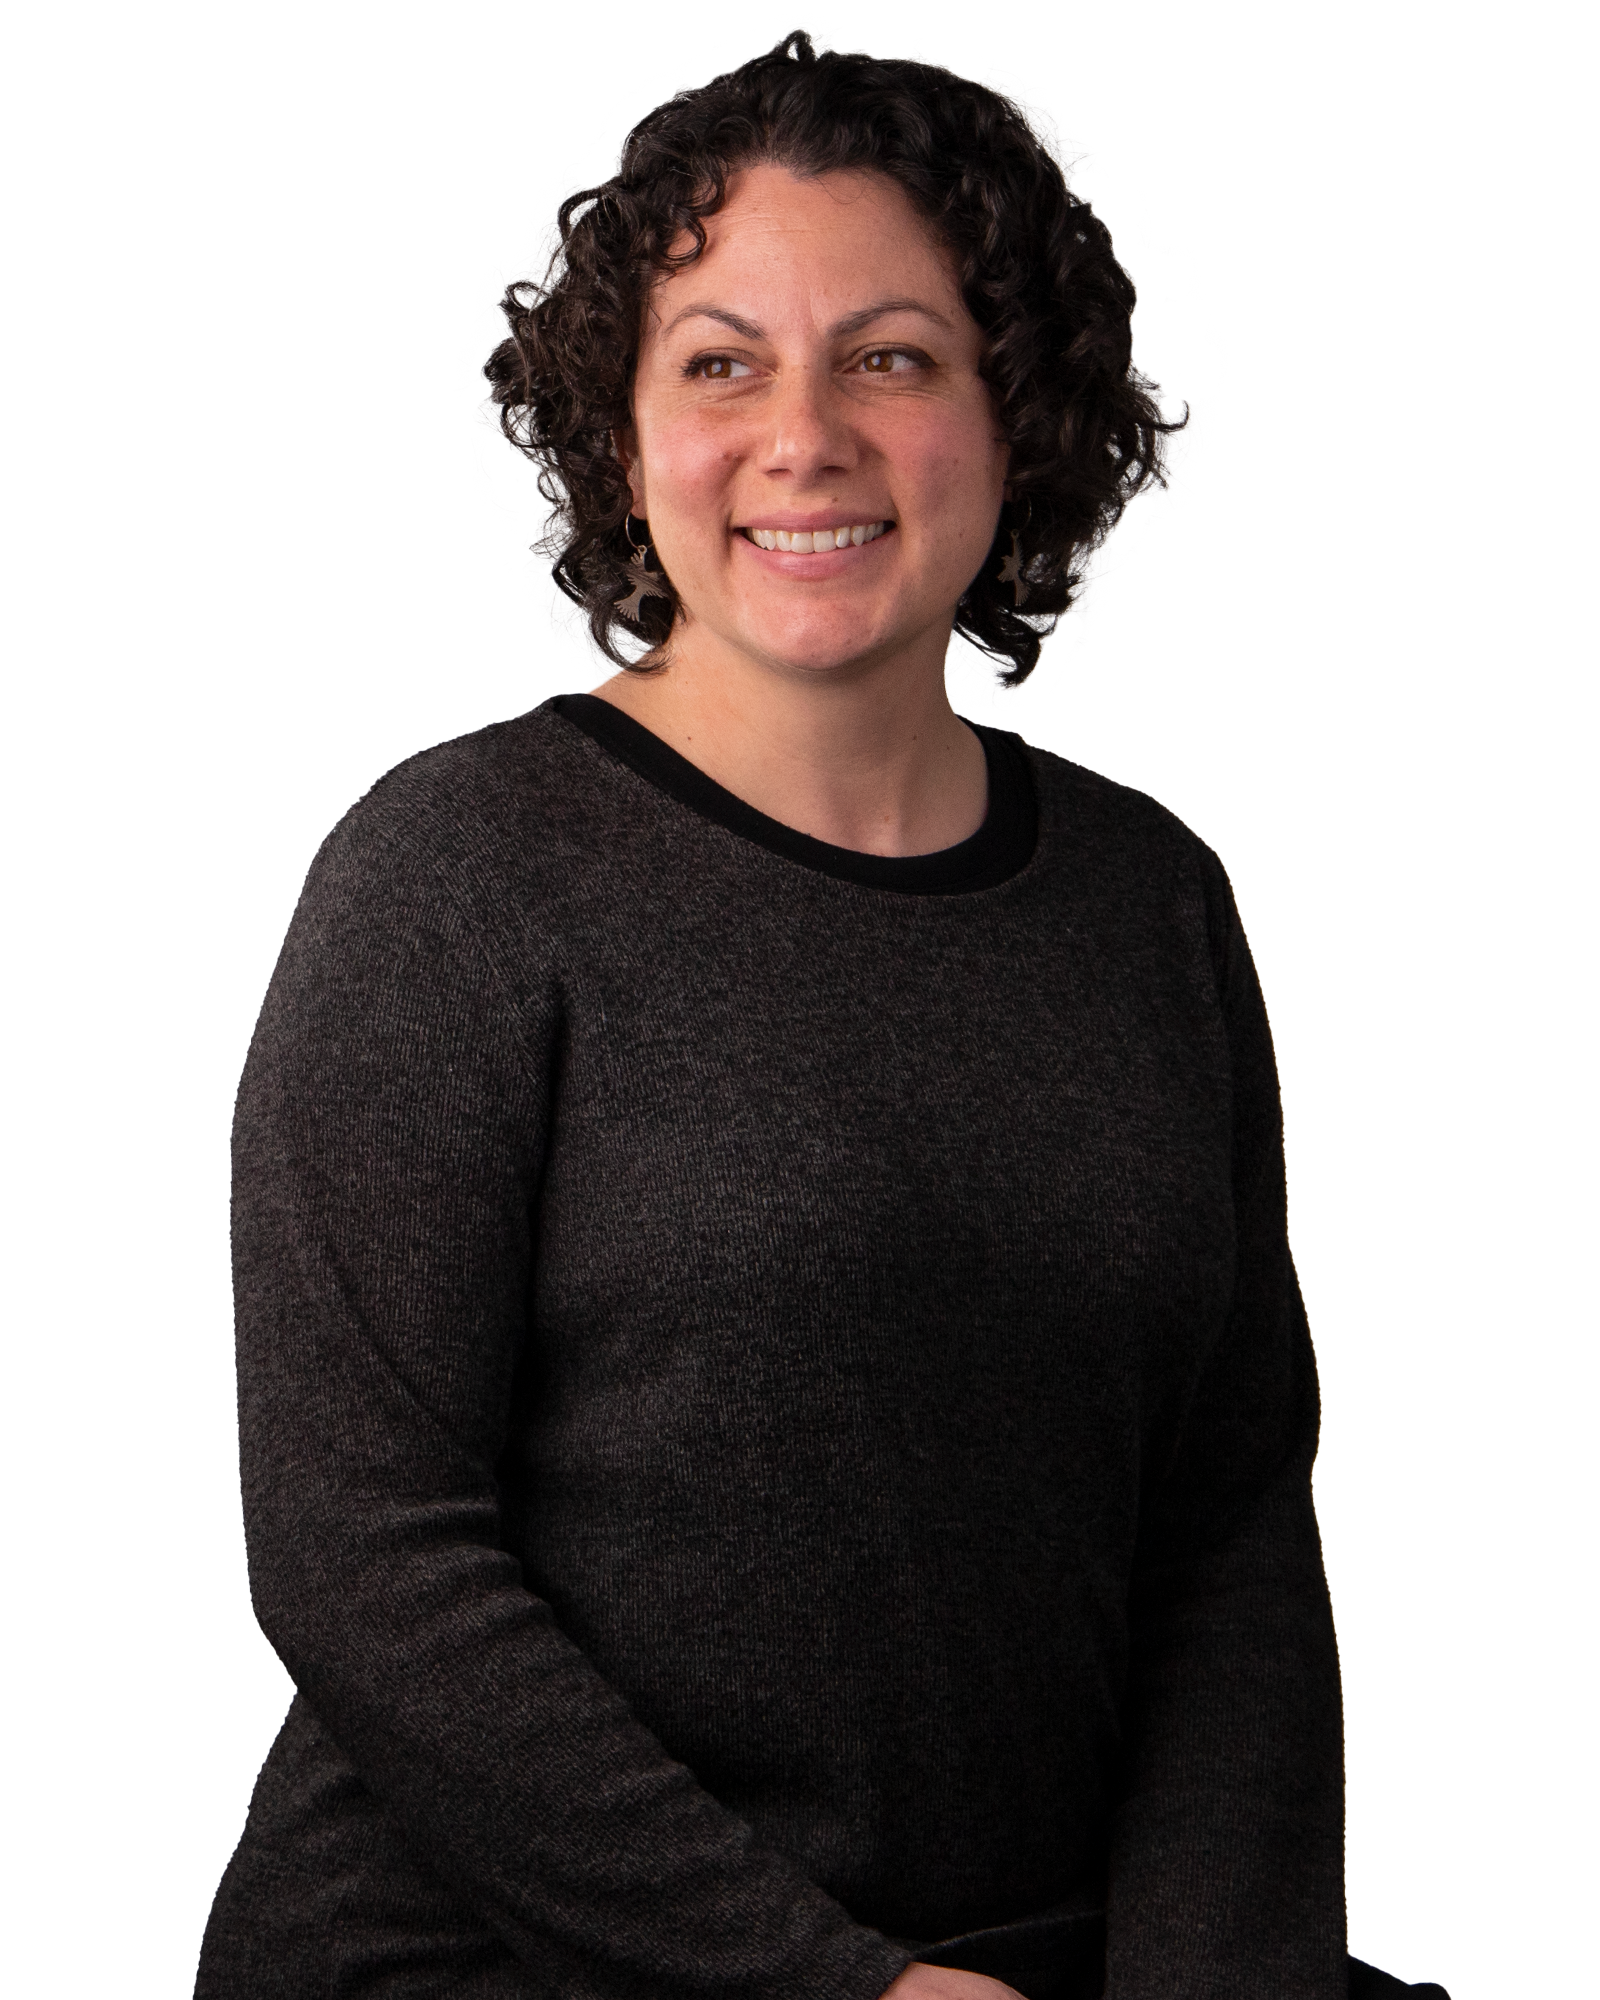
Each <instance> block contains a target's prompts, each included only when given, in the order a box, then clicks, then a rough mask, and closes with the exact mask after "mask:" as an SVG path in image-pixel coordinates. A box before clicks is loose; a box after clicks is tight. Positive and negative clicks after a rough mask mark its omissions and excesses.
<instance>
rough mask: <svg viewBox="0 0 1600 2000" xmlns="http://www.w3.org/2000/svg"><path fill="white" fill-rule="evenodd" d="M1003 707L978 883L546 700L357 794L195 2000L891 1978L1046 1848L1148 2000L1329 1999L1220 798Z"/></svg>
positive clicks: (239, 1164)
mask: <svg viewBox="0 0 1600 2000" xmlns="http://www.w3.org/2000/svg"><path fill="white" fill-rule="evenodd" d="M635 733H636V734H639V732H635ZM991 754H993V742H992V740H991ZM1012 754H1013V756H1017V754H1018V753H1017V752H1016V751H1015V749H1013V752H1012ZM1025 754H1026V769H1027V770H1028V772H1030V773H1031V778H1032V784H1033V787H1034V791H1035V795H1036V799H1037V808H1038V837H1037V844H1036V847H1035V848H1034V851H1033V853H1032V858H1031V859H1029V860H1027V861H1026V865H1023V866H1020V868H1018V869H1017V870H1016V872H1013V873H1011V874H1010V876H1009V879H1006V880H1004V881H1000V882H997V883H995V884H993V885H992V886H989V887H985V888H979V889H973V890H968V891H966V892H964V893H945V894H941V893H901V892H899V891H898V890H896V889H895V888H893V887H883V886H872V885H869V884H867V883H864V882H861V881H855V880H848V879H841V878H840V876H839V875H838V874H836V873H829V872H826V870H825V869H824V868H822V867H813V866H808V865H806V863H805V862H804V861H803V860H800V859H796V858H794V855H793V854H792V853H783V852H777V851H774V849H773V847H772V846H770V845H767V844H764V843H763V841H762V840H761V839H759V838H755V837H750V836H749V834H748V833H746V832H739V831H735V830H733V828H732V827H731V826H730V825H728V824H723V823H721V822H720V821H719V819H718V818H717V817H716V816H715V815H714V814H711V813H707V812H702V811H698V810H696V809H695V808H694V807H693V806H692V805H690V804H687V803H685V802H684V799H683V798H682V797H679V796H673V795H672V792H671V790H670V789H668V788H664V787H663V785H662V784H661V783H658V782H653V781H652V779H651V778H650V777H649V776H647V775H643V774H642V773H641V771H640V770H636V769H633V768H630V767H629V766H628V764H626V763H625V762H623V761H621V760H619V757H618V756H617V755H616V754H615V753H614V750H613V749H611V748H608V747H606V745H605V744H604V743H602V742H600V741H597V740H596V739H595V737H594V736H593V735H591V734H589V733H586V731H585V729H584V728H582V727H580V726H578V724H577V722H576V721H574V719H573V718H572V713H571V712H570V711H569V713H567V714H563V713H559V712H557V711H556V709H555V708H554V707H553V706H552V705H550V704H547V705H546V706H545V707H544V708H542V709H539V710H536V711H535V712H534V713H533V714H532V715H529V716H525V717H523V718H522V719H520V720H519V721H516V722H512V723H507V724H504V725H501V726H498V727H495V728H492V729H487V730H484V731H482V732H480V733H478V734H476V735H473V736H469V737H465V738H463V739H461V740H460V741H458V742H455V743H450V744H446V745H444V746H442V747H441V748H439V749H436V750H433V751H429V752H428V753H426V754H425V755H423V756H421V757H418V758H415V759H413V760H412V761H411V762H409V763H407V764H404V765H402V766H401V767H400V768H399V769H398V770H396V771H394V772H392V773H391V774H390V775H389V776H388V777H387V778H386V779H384V780H383V782H382V783H381V784H379V785H378V786H377V787H375V789H374V790H373V791H372V792H371V793H369V795H368V796H367V797H366V798H365V799H364V800H363V801H362V802H361V803H360V805H358V806H357V807H356V808H355V810H354V811H353V812H352V813H351V814H350V815H349V816H348V817H347V818H346V819H345V821H344V822H343V824H342V825H341V826H340V827H339V828H338V829H337V830H336V831H335V833H334V834H333V835H332V836H331V838H330V839H329V841H328V842H327V844H326V845H325V846H324V848H323V850H322V852H321V853H320V854H319V856H318V857H317V860H316V863H315V865H314V867H313V869H312V871H311V875H310V879H309V880H308V882H307V885H306V889H305V894H304V896H303V898H302V901H301V904H300V907H299V909H298V911H297V913H296V916H295V919H294V923H293V926H292V928H291V930H290V933H289V938H288V941H287V943H286V944H285V947H284V951H283V956H282V958H281V960H280V962H279V965H278V969H277V972H276V974H275V976H274V979H273V982H272V987H271V991H270V993H269V995H268V998H267V1001H266V1005H265V1008H264V1010H263V1012H262V1016H261V1021H260V1024H259V1027H258V1029H257V1032H256V1036H255V1040H254V1043H253V1045H252V1048H251V1052H250V1058H249V1063H248V1066H247V1068H246V1072H245V1077H244V1081H243V1085H242V1088H241V1092H240V1098H239V1108H238V1120H237V1127H236V1174H237V1178H236V1200H235V1251H236V1287H237V1305H238V1329H239V1366H240V1384H241V1439H242V1451H243V1469H244V1492H245V1506H246V1527H247V1531H248V1538H249V1547H250V1560H251V1576H252V1583H253V1588H254V1592H255V1601H256V1605H257V1608H258V1611H259V1615H260V1618H261V1622H262V1624H263V1626H264V1627H265V1629H266V1631H267V1633H268V1634H269V1636H270V1637H271V1639H272V1642H273V1644H274V1645H275V1646H276V1647H277V1649H278V1651H279V1652H280V1653H281V1655H282V1657H283V1659H284V1661H285V1663H286V1664H287V1666H288V1668H289V1671H290V1673H291V1674H292V1675H293V1677H294V1679H295V1682H296V1684H297V1686H298V1688H299V1690H300V1695H299V1698H298V1699H297V1701H296V1703H295V1705H294V1707H293V1709H292V1710H291V1712H290V1716H289V1719H288V1721H287V1723H286V1724H285V1727H284V1732H283V1734H282V1736H281V1737H280V1739H279V1742H278V1743H277V1745H276V1746H275V1747H274V1750H273V1752H272V1755H271V1757H270V1758H269V1760H268V1763H267V1766H266V1769H265V1770H264V1771H263V1774H262V1778H261V1782H260V1784H259V1786H258V1788H257V1792H256V1797H255V1800H254V1803H253V1805H252V1808H251V1815H250V1821H249V1825H248V1828H247V1830H246V1833H245V1837H244V1840H243V1842H242V1843H241V1846H240V1849H239V1852H238V1854H237V1855H236V1856H235V1859H234V1862H233V1864H232V1866H231V1868H230V1870H229V1873H228V1876H227V1878H226V1879H225V1881H224V1883H223V1886H222V1889H221V1891H220V1892H219V1895H218V1900H217V1906H216V1909H215V1911H214V1913H213V1917H212V1923H211V1927H210V1930H209V1931H208V1934H207V1941H206V1947H205V1953H204V1957H203V1962H202V1968H201V1976H200V1986H199V1992H200V1993H201V1994H202V1995H204V1996H207V2000H222V1996H226V2000H257V1996H267V1995H275V1996H289V1995H294V1996H309V1995H316V1996H322V1995H330V1996H331V1995H334V1994H339V1995H345V1994H347V1993H350V1994H354V1993H357V1992H359V1993H361V1994H363V1995H366V1994H380V1993H381V1994H384V1995H391V1996H401V1995H406V1996H417V1997H418V2000H421V1996H433V1995H441V1996H442V1995H445V1994H450V1995H456V1996H475V2000H490V1996H501V2000H531V1996H536V1995H537V1996H540V2000H646V1996H648V2000H734V1996H738V1997H739V2000H874V1997H875V1996H876V1995H878V1994H879V1993H880V1992H881V1991H882V1989H883V1988H884V1987H885V1986H886V1985H887V1984H888V1983H889V1982H890V1981H891V1980H892V1979H893V1978H894V1976H895V1975H896V1973H897V1972H898V1971H899V1970H900V1968H901V1967H902V1966H903V1965H904V1964H905V1962H906V1960H907V1959H908V1957H909V1956H911V1955H912V1952H911V1949H910V1947H911V1946H912V1945H916V1944H924V1943H926V1942H927V1941H930V1940H935V1939H940V1938H945V1937H948V1936H950V1935H952V1934H953V1933H957V1932H963V1931H969V1930H975V1929H980V1928H983V1927H986V1926H991V1925H1002V1924H1008V1923H1012V1922H1014V1921H1016V1920H1019V1919H1022V1918H1025V1917H1028V1916H1029V1915H1031V1914H1034V1913H1037V1912H1041V1911H1046V1910H1050V1909H1056V1908H1062V1907H1065V1908H1068V1909H1077V1908H1081V1909H1085V1910H1094V1909H1103V1910H1105V1912H1106V1940H1107V1942H1106V1960H1107V1965H1108V1970H1109V1984H1108V1987H1107V1991H1108V1993H1110V1994H1111V1995H1114V1996H1115V2000H1177V1996H1184V2000H1190V1997H1191V1996H1193V2000H1201V1996H1205V2000H1222V1997H1223V1996H1234V1997H1235V2000H1335V1996H1339V2000H1342V1997H1343V1994H1344V1980H1345V1972H1344V1957H1343V1952H1344V1937H1343V1897H1342V1855H1341V1837H1342V1776H1341V1743H1340V1714H1339V1687H1338V1672H1337V1665H1336V1661H1335V1655H1334V1645H1333V1633H1332V1626H1331V1621H1330V1618H1329V1612H1328V1604H1327V1595H1326V1590H1325V1587H1324V1582H1323V1574H1322V1565H1321V1557H1320V1552H1319V1548H1318V1541H1317V1533H1316V1526H1315V1522H1314V1519H1313V1514H1312V1508H1311V1497H1310V1468H1311V1460H1312V1455H1313V1452H1314V1449H1315V1436H1316V1423H1317V1400H1316V1384H1315V1374H1314V1369H1313V1364H1312V1358H1311V1349H1310V1345H1309V1342H1308V1338H1307V1334H1306V1330H1305V1323H1304V1317H1303V1314H1302V1311H1301V1307H1300V1302H1299V1297H1298V1294H1297V1291H1296V1287H1295V1281H1294V1274H1293V1270H1292V1267H1291V1264H1290V1260H1289V1254H1288V1249H1287V1245H1286V1241H1285V1234H1284V1193H1283V1171H1282V1147H1281V1138H1280V1125H1279V1114H1278V1102H1277V1086H1276V1079H1275V1075H1274V1070H1273V1063H1272V1052H1271V1045H1270V1041H1269V1038H1268V1032H1267V1023H1266V1018H1265V1015H1264V1012H1263V1009H1262V1005H1261V999H1260V994H1259V991H1258V988H1257V985H1256V980H1255V975H1254V971H1253V969H1252V966H1251V962H1250V958H1249V953H1248V950H1247V948H1246V945H1245V940H1244V936H1243V934H1242V932H1241V930H1240V928H1239V923H1238V918H1237V916H1236V914H1235V911H1234V907H1233V902H1232V898H1231V896H1230V894H1229V891H1228V887H1227V883H1226V880H1225V878H1224V875H1223V873H1222V870H1221V867H1220V866H1219V864H1218V863H1217V861H1216V859H1215V857H1214V856H1213V855H1212V854H1211V853H1210V851H1209V850H1208V849H1207V848H1206V847H1204V846H1203V845H1202V844H1201V843H1200V842H1199V841H1197V840H1196V839H1195V838H1194V837H1193V836H1192V835H1191V834H1189V833H1188V832H1187V831H1186V830H1185V829H1184V828H1183V827H1182V826H1180V825H1179V824H1178V823H1177V821H1175V820H1174V819H1173V818H1172V817H1171V816H1170V815H1169V814H1167V813H1166V812H1164V811H1163V810H1162V809H1161V808H1159V807H1158V806H1155V805H1153V804H1152V803H1151V802H1150V801H1149V800H1148V799H1145V798H1143V797H1141V796H1139V795H1138V794H1136V793H1132V792H1129V791H1126V790H1123V789H1121V788H1119V787H1118V786H1115V785H1112V784H1109V783H1107V782H1106V781H1105V780H1103V779H1100V778H1096V777H1094V776H1093V775H1091V774H1090V773H1088V772H1086V771H1083V770H1080V769H1078V768H1077V767H1075V766H1073V765H1071V764H1068V763H1065V762H1063V761H1062V760H1060V759H1058V758H1055V757H1052V756H1048V755H1046V754H1043V753H1041V752H1038V751H1028V752H1026V753H1025ZM668 761H669V762H670V761H671V760H670V759H668ZM735 817H737V816H735ZM749 817H750V818H751V819H752V820H753V818H754V816H749ZM891 873H892V870H891ZM895 1940H898V1941H899V1942H895ZM1094 1983H1096V1984H1097V1983H1098V1975H1096V1979H1095V1982H1094ZM1079 1990H1088V1989H1087V1988H1084V1989H1079Z"/></svg>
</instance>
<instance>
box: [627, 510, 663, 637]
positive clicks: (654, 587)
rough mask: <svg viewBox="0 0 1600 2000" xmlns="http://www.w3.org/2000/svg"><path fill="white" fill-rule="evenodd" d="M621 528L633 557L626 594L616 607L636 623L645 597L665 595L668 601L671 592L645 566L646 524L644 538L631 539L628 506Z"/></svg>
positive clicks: (648, 534) (647, 553)
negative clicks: (640, 539) (639, 539)
mask: <svg viewBox="0 0 1600 2000" xmlns="http://www.w3.org/2000/svg"><path fill="white" fill-rule="evenodd" d="M622 530H623V533H624V534H625V535H626V536H627V537H628V547H629V548H630V549H632V550H633V557H632V560H631V562H630V563H629V566H628V568H629V589H628V594H627V596H626V597H622V598H619V599H618V600H617V605H616V608H617V610H618V611H620V612H621V613H622V615H623V617H624V618H626V619H627V621H628V622H629V624H630V625H637V624H638V623H639V622H640V621H639V606H640V605H641V604H642V603H643V602H644V600H645V599H646V598H647V597H665V598H667V599H668V600H669V601H670V599H671V597H672V592H671V591H670V590H668V589H667V588H666V587H665V585H664V584H661V583H658V582H657V581H656V575H655V573H654V572H653V571H651V570H650V569H648V568H647V567H646V562H647V559H648V557H649V553H650V533H649V527H648V524H647V525H646V529H645V538H644V540H643V541H642V542H636V541H635V540H634V539H633V511H632V509H631V508H630V509H629V511H628V512H627V513H626V514H624V515H623V517H622Z"/></svg>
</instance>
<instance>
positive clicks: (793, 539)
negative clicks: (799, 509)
mask: <svg viewBox="0 0 1600 2000" xmlns="http://www.w3.org/2000/svg"><path fill="white" fill-rule="evenodd" d="M888 529H889V524H888V522H887V521H864V522H862V523H861V524H860V525H859V526H857V527H853V528H817V529H814V530H812V531H811V532H810V533H808V532H807V531H806V530H805V529H804V528H797V529H795V530H793V531H792V532H791V531H790V530H789V529H788V528H747V529H746V530H745V533H746V534H747V535H748V536H749V537H750V539H751V541H753V542H754V543H755V545H756V547H757V548H758V549H782V550H783V551H784V553H785V554H786V555H796V556H809V555H816V554H820V553H821V552H822V551H824V550H826V549H848V548H857V549H859V548H860V547H861V545H862V543H863V542H875V541H876V540H877V539H878V537H879V536H880V535H882V534H887V532H888Z"/></svg>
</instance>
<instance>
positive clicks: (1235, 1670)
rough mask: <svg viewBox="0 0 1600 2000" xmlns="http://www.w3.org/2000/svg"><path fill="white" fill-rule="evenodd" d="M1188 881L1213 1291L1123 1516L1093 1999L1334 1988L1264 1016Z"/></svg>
mask: <svg viewBox="0 0 1600 2000" xmlns="http://www.w3.org/2000/svg"><path fill="white" fill-rule="evenodd" d="M1208 859H1209V858H1208ZM1208 872H1209V875H1210V879H1209V882H1208V884H1207V902H1208V912H1209V921H1210V929H1211V934H1212V957H1213V961H1214V963H1215V965H1216V969H1217V980H1218V987H1219V992H1220V999H1221V1006H1222V1012H1223V1017H1224V1021H1225V1025H1226V1034H1227V1046H1228V1061H1229V1065H1230V1070H1231V1077H1232V1092H1233V1205H1234V1227H1235V1257H1236V1262H1235V1275H1234V1294H1233V1300H1232V1307H1231V1311H1230V1313H1229V1315H1228V1318H1227V1323H1226V1326H1225V1328H1224V1330H1223V1333H1222V1335H1221V1337H1220V1339H1219V1341H1218V1343H1217V1345H1216V1348H1215V1350H1214V1352H1213V1353H1212V1354H1211V1356H1210V1357H1209V1359H1208V1361H1207V1363H1206V1365H1205V1367H1204V1369H1203V1372H1202V1373H1201V1375H1200V1378H1199V1381H1198V1384H1197V1387H1196V1390H1195V1393H1194V1396H1193V1400H1192V1402H1191V1404H1190V1406H1189V1409H1188V1411H1187V1412H1186V1414H1185V1415H1184V1417H1183V1419H1182V1421H1181V1425H1180V1426H1179V1427H1178V1434H1177V1437H1176V1441H1175V1445H1174V1447H1173V1448H1172V1449H1170V1450H1169V1451H1168V1453H1167V1463H1166V1464H1165V1465H1158V1466H1157V1467H1155V1468H1154V1470H1153V1476H1152V1481H1151V1488H1150V1491H1149V1494H1148V1497H1147V1501H1146V1505H1145V1508H1144V1512H1143V1519H1142V1524H1141V1531H1140V1544H1139V1553H1138V1559H1137V1564H1136V1573H1135V1579H1134V1586H1133V1591H1132V1597H1131V1635H1130V1636H1131V1652H1130V1661H1131V1665H1130V1679H1129V1689H1128V1698H1127V1704H1126V1738H1125V1748H1124V1760H1123V1782H1122V1789H1121V1794H1120V1800H1119V1805H1118V1809H1117V1813H1116V1818H1115V1823H1114V1828H1113V1838H1112V1850H1111V1868H1110V1891H1109V1912H1108V1984H1107V1995H1108V2000H1175V1996H1176V1995H1177V1994H1179V1993H1182V1994H1183V1995H1184V1996H1186V2000H1190V1997H1191V1996H1192V2000H1342V1996H1343V1994H1344V1990H1345V1988H1344V1980H1345V1970H1344V1901H1343V1810H1344V1792H1343V1750H1342V1724H1341V1709H1340V1692H1339V1672H1338V1660H1337V1654H1336V1651H1335V1645H1334V1635H1333V1624H1332V1617H1331V1613H1330V1610H1329V1605H1328V1597H1327V1588H1326V1584H1325V1581H1324V1576H1323V1568H1322V1557H1321V1548H1320V1543H1319V1539H1318V1534H1317V1526H1316V1520H1315V1516H1314V1514H1313V1510H1312V1500H1311V1466H1312V1460H1313V1458H1314V1456H1315V1452H1316V1441H1317V1424H1318V1400H1317V1383H1316V1371H1315V1364H1314V1361H1313V1358H1312V1352H1311V1344H1310V1337H1309V1334H1308V1331H1307V1327H1306V1321H1305V1314H1304V1310H1303V1308H1302V1305H1301V1300H1300V1294H1299V1289H1298V1286H1297V1284H1296V1280H1295V1274H1294V1269H1293V1265H1292V1263H1291V1260H1290V1255H1289V1248H1288V1241H1287V1233H1286V1222H1285V1195H1284V1172H1283V1140H1282V1124H1281V1115H1280V1110H1279V1099H1278V1084H1277V1074H1276V1069H1275V1066H1274V1062H1273V1054H1272V1045H1271V1039H1270V1035H1269V1032H1268V1027H1267V1018H1266V1012H1265V1008H1264V1006H1263V1004H1262V999H1261V993H1260V988H1259V986H1258V984H1257V980H1256V975H1255V969H1254V966H1253V964H1252V962H1251V959H1250V954H1249V950H1248V947H1247V945H1246V943H1245V939H1244V934H1243V931H1242V929H1241V928H1240V924H1239V919H1238V915H1237V912H1236V910H1235V908H1234V904H1233V898H1232V895H1231V893H1230V891H1229V889H1228V885H1227V882H1226V878H1225V877H1224V876H1223V874H1222V871H1221V869H1220V866H1215V865H1214V863H1212V864H1211V866H1210V868H1209V870H1208Z"/></svg>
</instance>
